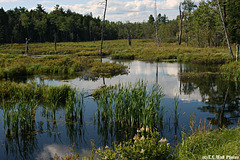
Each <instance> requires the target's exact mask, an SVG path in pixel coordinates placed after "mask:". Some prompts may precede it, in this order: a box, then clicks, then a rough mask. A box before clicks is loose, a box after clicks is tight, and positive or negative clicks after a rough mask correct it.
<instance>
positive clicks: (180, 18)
mask: <svg viewBox="0 0 240 160" xmlns="http://www.w3.org/2000/svg"><path fill="white" fill-rule="evenodd" d="M181 7H182V3H180V5H179V21H180V25H179V36H178V45H181V42H182V10H181Z"/></svg>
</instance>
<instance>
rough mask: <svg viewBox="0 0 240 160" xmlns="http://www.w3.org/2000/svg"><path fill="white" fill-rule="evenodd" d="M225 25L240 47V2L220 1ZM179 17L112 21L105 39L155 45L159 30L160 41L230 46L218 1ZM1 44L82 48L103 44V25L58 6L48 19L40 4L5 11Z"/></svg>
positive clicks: (185, 9)
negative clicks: (145, 41) (77, 45)
mask: <svg viewBox="0 0 240 160" xmlns="http://www.w3.org/2000/svg"><path fill="white" fill-rule="evenodd" d="M220 4H221V7H222V10H223V15H224V21H225V23H226V28H227V32H228V33H229V37H230V41H231V43H240V16H239V15H240V1H239V0H231V1H230V0H220ZM179 11H180V12H179V15H178V16H177V17H176V19H173V20H168V17H167V16H166V15H161V14H158V16H155V18H154V16H153V15H150V16H149V19H148V21H147V22H134V23H132V22H129V21H127V22H121V21H118V22H110V21H108V20H106V21H105V22H104V23H105V26H104V39H105V40H113V39H149V38H155V30H156V29H155V26H156V23H157V24H158V25H157V27H158V30H157V31H158V36H159V40H160V41H165V42H177V40H178V41H179V40H181V41H182V42H185V43H186V45H195V46H199V47H207V46H220V45H225V44H226V40H225V36H224V32H223V26H222V22H221V17H220V14H219V11H218V6H217V2H216V0H211V1H210V0H207V1H201V2H200V3H199V5H198V6H197V5H195V4H194V2H193V1H192V0H184V1H183V2H182V3H181V4H179ZM0 15H1V16H0V43H23V42H25V39H26V38H28V39H30V41H31V42H46V41H48V42H53V41H58V42H65V41H72V42H79V41H94V40H100V39H101V19H100V17H93V16H92V14H91V13H89V14H87V15H82V14H79V13H75V12H72V11H71V10H69V9H68V10H64V9H63V8H62V7H60V6H59V5H56V6H55V8H54V10H53V11H51V12H50V13H47V12H46V11H45V10H44V8H43V6H42V5H40V4H38V5H37V7H36V9H34V10H30V11H28V10H27V9H26V8H24V7H19V8H15V9H13V10H8V11H4V9H3V8H1V9H0Z"/></svg>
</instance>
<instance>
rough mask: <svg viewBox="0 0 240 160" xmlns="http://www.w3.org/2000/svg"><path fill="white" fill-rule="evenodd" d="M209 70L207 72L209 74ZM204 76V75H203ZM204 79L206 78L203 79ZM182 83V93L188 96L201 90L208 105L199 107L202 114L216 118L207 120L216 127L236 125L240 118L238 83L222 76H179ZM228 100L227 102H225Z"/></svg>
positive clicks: (187, 70)
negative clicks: (208, 114) (226, 79)
mask: <svg viewBox="0 0 240 160" xmlns="http://www.w3.org/2000/svg"><path fill="white" fill-rule="evenodd" d="M189 71H190V72H192V74H195V72H193V71H195V70H194V69H192V68H191V67H190V68H187V67H186V66H185V70H183V71H182V72H189ZM207 71H208V70H205V72H207ZM201 74H202V73H201ZM203 77H204V78H203ZM179 78H180V83H181V87H180V88H181V92H180V93H184V94H186V95H190V94H192V93H193V92H194V91H195V90H196V89H198V90H199V92H200V94H201V97H202V101H203V102H205V103H206V104H207V105H206V106H202V107H199V108H198V109H199V110H200V111H201V112H208V113H212V114H214V115H215V117H208V118H207V119H208V120H209V121H210V122H211V123H212V124H214V125H216V126H219V122H220V121H221V122H222V123H221V125H220V126H222V125H223V126H225V127H226V126H228V125H230V124H234V123H236V122H237V121H238V120H239V117H240V112H239V111H240V108H239V107H240V106H239V100H240V97H239V96H240V90H239V89H238V82H231V81H224V80H223V79H222V78H221V76H219V75H217V74H209V73H206V74H205V75H201V76H200V78H197V76H195V77H194V76H193V77H188V78H184V77H182V76H181V74H180V76H179ZM226 94H227V95H226ZM225 98H226V101H225Z"/></svg>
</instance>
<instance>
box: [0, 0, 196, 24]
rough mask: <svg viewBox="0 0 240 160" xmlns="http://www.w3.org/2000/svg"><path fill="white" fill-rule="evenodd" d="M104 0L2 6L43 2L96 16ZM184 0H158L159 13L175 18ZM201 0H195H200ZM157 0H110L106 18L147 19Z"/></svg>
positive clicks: (10, 1)
mask: <svg viewBox="0 0 240 160" xmlns="http://www.w3.org/2000/svg"><path fill="white" fill-rule="evenodd" d="M103 1H104V0H0V7H3V8H4V10H9V9H14V8H15V7H19V6H21V7H25V8H27V9H28V10H31V9H35V8H36V6H37V4H42V5H43V7H44V8H45V10H46V11H47V12H50V11H51V10H53V9H54V6H55V5H56V4H58V5H60V6H61V7H63V8H64V9H65V10H67V9H70V10H72V11H74V12H77V13H80V14H89V13H90V12H92V14H93V16H94V17H98V16H100V18H101V17H102V15H103V7H104V5H102V4H101V2H103ZM182 1H183V0H157V9H158V13H161V14H166V15H167V17H168V18H169V19H175V18H176V16H177V14H178V5H179V3H180V2H182ZM198 1H200V0H195V2H198ZM154 4H155V0H108V9H107V16H106V19H108V20H110V21H122V22H126V21H130V22H142V21H147V20H148V17H149V15H150V14H154Z"/></svg>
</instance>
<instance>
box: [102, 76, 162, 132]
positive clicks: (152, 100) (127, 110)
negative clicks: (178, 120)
mask: <svg viewBox="0 0 240 160" xmlns="http://www.w3.org/2000/svg"><path fill="white" fill-rule="evenodd" d="M163 96H164V94H163V92H162V88H161V87H160V86H158V85H154V86H153V87H152V89H151V90H149V91H148V90H147V84H146V83H144V82H143V81H139V82H138V83H135V84H133V85H132V84H131V83H130V84H128V85H122V84H119V85H116V86H114V87H113V89H110V90H109V88H108V87H104V88H102V90H101V94H100V95H99V96H98V97H97V104H98V111H97V117H98V120H99V121H102V122H104V123H106V122H110V123H117V124H121V125H122V126H129V127H130V126H131V127H133V126H135V127H139V126H143V125H144V126H147V125H148V126H149V127H150V128H153V127H154V126H158V125H159V123H162V122H160V121H159V119H163V118H162V116H163V113H162V112H163V109H162V106H161V104H160V103H161V99H162V97H163Z"/></svg>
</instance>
